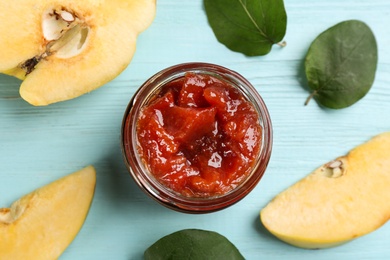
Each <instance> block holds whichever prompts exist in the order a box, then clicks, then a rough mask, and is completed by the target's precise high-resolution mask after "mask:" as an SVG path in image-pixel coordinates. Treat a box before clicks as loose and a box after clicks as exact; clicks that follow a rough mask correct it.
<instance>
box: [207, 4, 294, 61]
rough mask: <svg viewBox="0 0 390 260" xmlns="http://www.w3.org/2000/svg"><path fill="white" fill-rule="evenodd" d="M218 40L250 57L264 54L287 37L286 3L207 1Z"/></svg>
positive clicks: (210, 19) (212, 26)
mask: <svg viewBox="0 0 390 260" xmlns="http://www.w3.org/2000/svg"><path fill="white" fill-rule="evenodd" d="M204 7H205V10H206V15H207V18H208V21H209V24H210V26H211V28H212V29H213V31H214V34H215V36H216V37H217V39H218V41H219V42H221V43H222V44H224V45H226V47H228V48H229V49H231V50H233V51H237V52H241V53H243V54H245V55H247V56H258V55H265V54H267V53H269V52H270V51H271V48H272V45H273V44H276V43H279V42H280V41H282V40H283V37H284V35H285V34H286V26H287V14H286V10H285V8H284V3H283V0H204Z"/></svg>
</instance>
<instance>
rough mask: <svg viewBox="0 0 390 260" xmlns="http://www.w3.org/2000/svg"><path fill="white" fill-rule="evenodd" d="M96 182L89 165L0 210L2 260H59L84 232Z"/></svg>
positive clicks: (93, 171)
mask: <svg viewBox="0 0 390 260" xmlns="http://www.w3.org/2000/svg"><path fill="white" fill-rule="evenodd" d="M95 183H96V172H95V169H94V168H93V166H88V167H86V168H84V169H81V170H80V171H77V172H75V173H72V174H70V175H67V176H65V177H63V178H61V179H59V180H56V181H54V182H52V183H51V184H48V185H46V186H43V187H41V188H39V189H37V190H35V191H34V192H31V193H30V194H27V195H25V196H24V197H22V198H20V199H19V200H17V201H16V202H14V203H13V204H12V206H11V207H10V208H2V209H0V259H12V260H19V259H21V260H22V259H23V260H24V259H34V260H38V259H57V258H58V257H59V256H60V255H61V254H62V252H63V251H64V250H65V249H66V248H67V247H68V245H69V244H70V243H71V242H72V241H73V239H74V238H75V237H76V235H77V233H78V232H79V230H80V229H81V227H82V225H83V223H84V221H85V219H86V217H87V214H88V211H89V208H90V205H91V202H92V199H93V196H94V191H95Z"/></svg>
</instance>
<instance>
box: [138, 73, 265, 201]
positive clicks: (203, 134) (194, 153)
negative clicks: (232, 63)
mask: <svg viewBox="0 0 390 260" xmlns="http://www.w3.org/2000/svg"><path fill="white" fill-rule="evenodd" d="M261 131H262V128H261V126H260V124H259V119H258V114H257V112H256V110H255V109H254V107H253V105H252V104H251V103H250V102H248V101H247V100H246V99H245V98H244V97H243V96H242V94H241V93H240V92H239V91H238V90H237V89H235V88H234V87H232V86H231V85H230V84H228V83H226V82H225V81H222V80H219V79H217V78H215V77H212V76H209V75H206V74H195V73H187V74H186V75H185V76H184V77H183V78H180V79H178V80H175V81H173V82H171V83H168V84H167V85H166V86H164V88H163V89H162V91H161V92H160V93H159V94H158V95H157V96H156V97H154V98H153V100H152V101H151V102H150V103H149V105H147V106H145V107H143V109H142V112H141V115H140V117H139V119H138V123H137V138H138V142H139V148H138V149H139V154H140V155H141V158H142V159H143V161H144V163H145V164H146V166H147V167H148V169H149V170H150V172H151V173H152V174H153V175H154V176H155V178H156V179H158V180H159V182H161V183H162V184H163V185H165V186H167V187H168V188H170V189H171V190H173V191H175V192H178V193H180V194H182V195H184V196H187V197H214V196H220V195H223V194H225V193H227V192H229V191H230V190H232V189H234V188H235V187H236V186H237V185H239V184H240V183H241V182H242V181H243V180H244V179H245V177H246V176H247V175H248V174H249V173H250V171H251V168H252V167H253V164H254V163H255V159H256V156H257V154H258V153H259V151H260V146H261V141H262V140H261Z"/></svg>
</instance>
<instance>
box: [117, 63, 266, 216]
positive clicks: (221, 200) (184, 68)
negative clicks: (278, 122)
mask: <svg viewBox="0 0 390 260" xmlns="http://www.w3.org/2000/svg"><path fill="white" fill-rule="evenodd" d="M187 72H194V73H201V74H210V75H213V76H218V77H222V78H223V79H224V80H225V81H229V83H231V84H232V85H233V86H234V87H235V88H236V89H238V90H239V91H240V93H241V94H243V96H244V98H245V99H247V100H249V101H250V103H251V104H252V105H253V106H254V107H255V109H256V111H257V113H258V116H259V123H260V125H261V128H262V140H261V148H260V151H259V154H258V155H257V157H256V160H257V161H256V163H255V164H254V165H253V166H252V167H251V168H252V169H251V172H250V174H248V176H246V178H245V180H243V181H242V182H241V183H240V184H239V185H238V186H237V187H235V188H234V189H232V190H231V191H229V192H227V193H226V194H223V195H220V196H217V197H207V198H203V197H187V196H183V195H180V194H178V193H176V192H174V191H171V190H169V189H168V188H167V187H165V186H164V185H163V184H161V183H160V182H159V181H158V180H156V179H155V178H154V177H153V176H152V175H153V174H151V173H149V171H148V169H147V168H146V167H145V165H144V163H143V162H142V160H141V158H140V156H139V154H138V151H137V142H134V141H133V140H134V137H136V123H137V118H138V115H139V113H140V110H141V108H142V107H143V106H144V105H145V104H147V102H148V101H149V100H150V99H151V98H153V97H154V96H155V95H156V93H157V92H158V91H159V90H160V89H161V87H162V86H164V85H165V84H167V83H168V82H171V81H172V80H174V79H177V78H180V77H183V76H184V74H185V73H187ZM233 83H234V84H233ZM272 141H273V136H272V124H271V118H270V115H269V112H268V109H267V107H266V105H265V103H264V101H263V99H262V97H261V96H260V94H259V93H258V92H257V90H256V89H255V88H254V87H253V85H252V84H251V83H250V82H249V81H248V80H247V79H246V78H244V77H243V76H242V75H241V74H239V73H237V72H235V71H233V70H230V69H228V68H226V67H223V66H220V65H216V64H212V63H202V62H189V63H182V64H177V65H174V66H171V67H168V68H166V69H163V70H161V71H159V72H157V73H156V74H154V75H153V76H151V77H150V78H149V79H148V80H146V81H145V82H144V83H143V84H142V85H141V86H140V87H139V88H138V90H137V91H136V93H135V94H134V95H133V97H132V98H131V100H130V102H129V103H128V105H127V108H126V110H125V113H124V116H123V120H122V127H121V149H122V154H123V159H124V161H125V165H126V168H127V170H128V171H129V172H130V175H131V176H132V178H133V179H134V181H135V182H136V183H137V185H138V186H139V187H140V188H141V189H142V190H143V191H144V192H145V193H147V194H148V195H149V196H151V197H152V198H153V199H155V200H156V201H157V202H159V203H160V204H162V205H164V206H166V207H168V208H171V209H173V210H176V211H180V212H184V213H209V212H214V211H218V210H221V209H224V208H227V207H229V206H231V205H233V204H235V203H237V202H238V201H240V200H241V199H243V198H244V197H245V196H246V195H247V194H248V193H249V192H251V191H252V190H253V189H254V187H255V186H256V185H257V184H258V182H259V181H260V179H261V178H262V176H263V174H264V172H265V170H266V168H267V165H268V163H269V160H270V157H271V152H272Z"/></svg>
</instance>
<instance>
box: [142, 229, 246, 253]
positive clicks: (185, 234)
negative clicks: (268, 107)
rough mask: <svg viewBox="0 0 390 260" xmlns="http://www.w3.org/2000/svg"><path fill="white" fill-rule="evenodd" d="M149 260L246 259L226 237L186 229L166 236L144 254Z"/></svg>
mask: <svg viewBox="0 0 390 260" xmlns="http://www.w3.org/2000/svg"><path fill="white" fill-rule="evenodd" d="M144 259H145V260H149V259H153V260H164V259H166V260H168V259H169V260H176V259H177V260H197V259H199V260H204V259H213V260H218V259H221V260H229V259H231V260H234V259H240V260H242V259H244V257H243V256H242V255H241V254H240V252H239V251H238V249H237V248H236V247H235V246H234V245H233V244H232V243H231V242H230V241H229V240H228V239H226V238H225V237H224V236H222V235H220V234H218V233H216V232H212V231H205V230H199V229H184V230H181V231H177V232H175V233H172V234H170V235H168V236H165V237H163V238H161V239H160V240H158V241H157V242H156V243H154V244H153V245H151V246H150V247H149V248H148V249H147V250H146V251H145V253H144Z"/></svg>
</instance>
